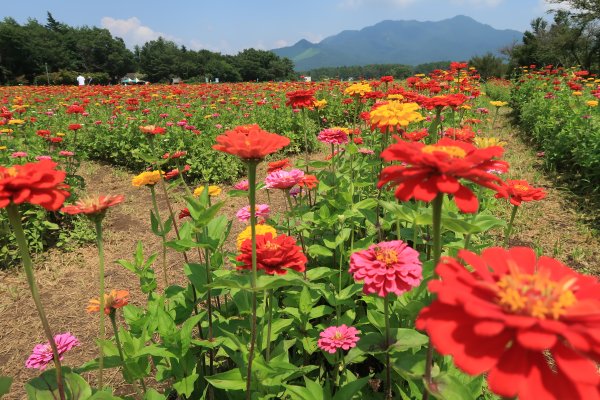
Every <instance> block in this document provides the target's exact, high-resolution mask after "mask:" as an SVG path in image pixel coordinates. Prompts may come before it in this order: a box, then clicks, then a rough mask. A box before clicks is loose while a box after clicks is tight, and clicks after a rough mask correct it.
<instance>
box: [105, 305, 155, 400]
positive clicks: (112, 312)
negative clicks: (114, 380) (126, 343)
mask: <svg viewBox="0 0 600 400" xmlns="http://www.w3.org/2000/svg"><path fill="white" fill-rule="evenodd" d="M116 316H117V313H116V310H115V309H114V308H113V309H111V310H110V313H109V314H108V317H109V319H110V324H111V325H112V328H113V333H114V335H115V342H116V344H117V350H118V351H119V358H120V359H121V363H122V364H123V378H125V380H126V381H127V380H128V379H129V372H128V369H127V364H126V363H125V354H124V353H123V346H122V345H121V339H120V338H119V329H118V328H117V321H116ZM140 385H141V386H142V390H143V391H144V393H146V384H145V383H144V379H143V378H140Z"/></svg>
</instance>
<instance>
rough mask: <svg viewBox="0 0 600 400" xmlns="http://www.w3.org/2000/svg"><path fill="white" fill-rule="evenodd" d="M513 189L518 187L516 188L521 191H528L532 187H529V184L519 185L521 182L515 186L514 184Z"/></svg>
mask: <svg viewBox="0 0 600 400" xmlns="http://www.w3.org/2000/svg"><path fill="white" fill-rule="evenodd" d="M513 189H516V190H518V191H520V192H526V191H528V190H529V189H531V187H529V186H527V185H519V184H517V185H514V186H513Z"/></svg>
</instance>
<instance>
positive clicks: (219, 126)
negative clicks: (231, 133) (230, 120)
mask: <svg viewBox="0 0 600 400" xmlns="http://www.w3.org/2000/svg"><path fill="white" fill-rule="evenodd" d="M222 127H223V125H221V124H216V125H215V128H217V129H221V128H222Z"/></svg>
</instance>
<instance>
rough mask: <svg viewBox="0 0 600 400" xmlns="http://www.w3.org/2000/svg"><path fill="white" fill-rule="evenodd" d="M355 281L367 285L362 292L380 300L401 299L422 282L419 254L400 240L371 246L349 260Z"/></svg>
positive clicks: (354, 254) (356, 253) (350, 270)
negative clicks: (380, 298) (394, 295)
mask: <svg viewBox="0 0 600 400" xmlns="http://www.w3.org/2000/svg"><path fill="white" fill-rule="evenodd" d="M348 272H350V273H351V274H352V276H353V277H354V280H356V281H364V286H363V292H365V293H366V294H369V293H377V294H378V295H379V296H381V297H385V296H387V295H388V294H389V293H394V294H396V295H397V296H400V295H401V294H402V293H404V292H407V291H409V290H410V289H412V288H413V287H417V286H419V284H420V283H421V280H422V279H423V275H422V267H421V261H419V252H418V251H416V250H414V249H413V248H411V247H408V245H407V244H406V243H404V242H403V241H401V240H393V241H391V242H381V243H378V244H374V245H371V246H370V247H369V248H368V249H367V250H361V251H357V252H355V253H353V254H352V255H351V256H350V269H349V271H348Z"/></svg>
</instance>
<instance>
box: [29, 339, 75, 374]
mask: <svg viewBox="0 0 600 400" xmlns="http://www.w3.org/2000/svg"><path fill="white" fill-rule="evenodd" d="M54 342H55V343H56V349H57V350H58V356H59V359H60V360H62V359H63V354H65V353H66V352H67V351H69V350H71V349H72V348H73V347H75V346H79V344H80V343H79V340H77V338H76V337H75V336H73V335H71V332H66V333H61V334H58V335H56V336H54ZM53 358H54V357H53V354H52V348H51V347H50V343H49V342H46V343H44V344H36V345H35V347H34V348H33V352H32V353H31V355H30V356H29V358H28V359H27V361H26V362H25V366H26V367H27V368H37V369H40V370H44V369H46V367H47V366H48V364H50V362H52V360H53Z"/></svg>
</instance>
